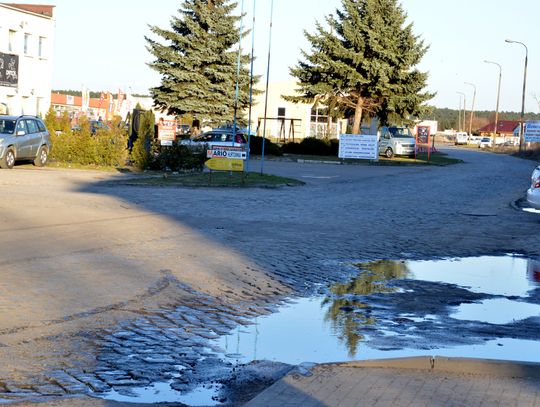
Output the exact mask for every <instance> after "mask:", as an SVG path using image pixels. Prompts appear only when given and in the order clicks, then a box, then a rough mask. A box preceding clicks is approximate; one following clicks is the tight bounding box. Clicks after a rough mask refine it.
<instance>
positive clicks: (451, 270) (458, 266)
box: [406, 256, 540, 296]
mask: <svg viewBox="0 0 540 407" xmlns="http://www.w3.org/2000/svg"><path fill="white" fill-rule="evenodd" d="M406 265H407V266H406V267H407V277H408V278H412V279H416V280H423V281H433V282H443V283H448V284H455V285H458V286H461V287H466V288H468V289H469V290H470V291H473V292H477V293H484V294H492V295H508V296H526V295H527V293H528V292H529V291H530V290H532V289H534V288H535V287H537V286H539V285H540V274H536V273H535V269H538V270H540V267H539V265H540V263H539V262H537V261H534V260H530V259H524V258H521V257H513V256H507V257H471V258H463V259H455V260H441V261H416V262H407V263H406Z"/></svg>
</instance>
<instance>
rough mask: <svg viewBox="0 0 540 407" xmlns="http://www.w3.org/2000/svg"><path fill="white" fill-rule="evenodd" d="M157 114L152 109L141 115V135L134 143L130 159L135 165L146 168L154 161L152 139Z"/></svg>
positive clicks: (141, 168)
mask: <svg viewBox="0 0 540 407" xmlns="http://www.w3.org/2000/svg"><path fill="white" fill-rule="evenodd" d="M154 123H155V116H154V113H153V112H152V111H148V112H144V113H143V114H142V115H141V116H140V124H139V136H138V137H137V140H135V142H134V143H133V148H132V149H131V153H130V159H131V162H132V163H133V165H134V166H135V167H137V168H138V169H140V170H146V169H148V168H149V167H150V164H151V162H152V140H153V139H154V133H155V128H154Z"/></svg>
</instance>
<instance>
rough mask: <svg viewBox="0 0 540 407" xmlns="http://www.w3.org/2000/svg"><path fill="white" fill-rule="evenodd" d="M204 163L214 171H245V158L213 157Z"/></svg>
mask: <svg viewBox="0 0 540 407" xmlns="http://www.w3.org/2000/svg"><path fill="white" fill-rule="evenodd" d="M204 165H206V167H207V168H209V169H211V170H213V171H237V172H242V171H244V160H236V159H230V158H211V159H209V160H208V161H206V162H205V163H204Z"/></svg>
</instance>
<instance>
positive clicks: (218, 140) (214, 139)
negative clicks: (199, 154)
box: [181, 129, 247, 148]
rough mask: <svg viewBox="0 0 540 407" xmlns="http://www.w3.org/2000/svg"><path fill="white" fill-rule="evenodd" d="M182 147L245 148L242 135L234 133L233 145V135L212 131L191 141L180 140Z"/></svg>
mask: <svg viewBox="0 0 540 407" xmlns="http://www.w3.org/2000/svg"><path fill="white" fill-rule="evenodd" d="M181 144H182V145H186V146H201V147H202V146H205V148H208V147H211V146H232V147H247V139H246V136H245V135H244V134H242V133H236V136H235V140H234V143H233V133H232V131H229V130H220V129H217V130H212V131H208V132H206V133H203V134H201V135H200V136H197V137H195V138H192V139H188V140H182V141H181Z"/></svg>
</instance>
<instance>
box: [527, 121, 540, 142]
mask: <svg viewBox="0 0 540 407" xmlns="http://www.w3.org/2000/svg"><path fill="white" fill-rule="evenodd" d="M524 136H525V142H526V143H540V121H538V120H535V121H533V120H531V121H528V122H527V123H526V124H525V133H524Z"/></svg>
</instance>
